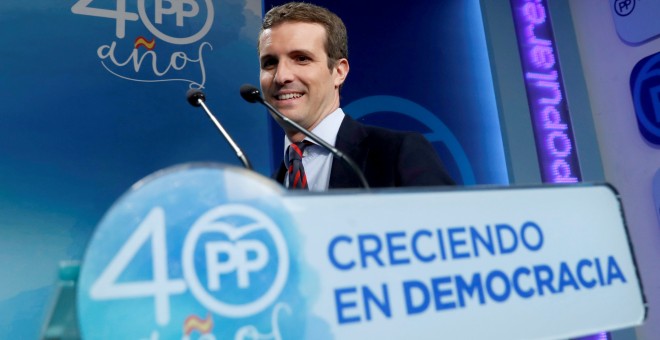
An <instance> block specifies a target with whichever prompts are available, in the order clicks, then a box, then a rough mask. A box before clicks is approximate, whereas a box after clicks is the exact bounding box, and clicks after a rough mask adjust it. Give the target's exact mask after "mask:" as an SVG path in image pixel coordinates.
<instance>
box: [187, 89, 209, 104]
mask: <svg viewBox="0 0 660 340" xmlns="http://www.w3.org/2000/svg"><path fill="white" fill-rule="evenodd" d="M186 98H187V99H188V103H190V105H192V106H201V104H200V103H199V101H200V100H201V101H203V102H205V101H206V96H205V95H204V92H202V91H201V90H199V89H190V90H188V92H186Z"/></svg>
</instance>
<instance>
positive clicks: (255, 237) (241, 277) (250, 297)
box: [182, 205, 289, 317]
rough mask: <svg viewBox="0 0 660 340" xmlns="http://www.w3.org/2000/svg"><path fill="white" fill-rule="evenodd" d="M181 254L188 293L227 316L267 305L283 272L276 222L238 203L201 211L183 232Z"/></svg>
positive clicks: (282, 245) (283, 251)
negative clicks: (184, 237)
mask: <svg viewBox="0 0 660 340" xmlns="http://www.w3.org/2000/svg"><path fill="white" fill-rule="evenodd" d="M182 254H183V258H182V266H183V272H184V276H185V278H186V281H187V282H188V284H189V288H190V290H191V292H192V294H193V295H194V296H195V297H196V298H197V300H198V301H199V302H200V303H202V304H203V305H204V306H205V307H206V308H208V309H209V310H211V311H214V312H215V313H217V314H220V315H225V316H229V317H244V316H249V315H253V314H255V313H258V312H260V311H261V310H263V309H265V308H266V307H268V306H269V305H270V304H272V303H273V302H274V301H275V299H276V298H277V297H278V295H279V294H280V292H281V291H282V289H283V288H284V285H285V283H286V281H287V276H288V272H289V255H288V249H287V246H286V241H285V240H284V237H283V235H282V234H281V232H280V230H279V228H278V227H277V225H276V224H275V223H274V222H273V221H272V220H271V219H270V218H269V217H268V216H266V215H265V214H263V213H262V212H260V211H258V210H256V209H254V208H251V207H248V206H244V205H223V206H219V207H217V208H215V209H212V210H210V211H208V212H207V213H205V214H204V215H202V216H201V217H200V218H199V219H198V220H197V221H196V222H195V224H194V225H193V226H192V227H191V229H190V231H189V232H188V235H187V236H186V240H185V242H184V245H183V252H182Z"/></svg>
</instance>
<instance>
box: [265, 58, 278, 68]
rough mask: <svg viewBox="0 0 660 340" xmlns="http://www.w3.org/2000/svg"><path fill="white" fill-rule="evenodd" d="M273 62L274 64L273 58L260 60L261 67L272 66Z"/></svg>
mask: <svg viewBox="0 0 660 340" xmlns="http://www.w3.org/2000/svg"><path fill="white" fill-rule="evenodd" d="M275 64H276V61H275V60H273V59H267V60H264V61H262V62H261V68H263V69H266V68H270V67H273V65H275Z"/></svg>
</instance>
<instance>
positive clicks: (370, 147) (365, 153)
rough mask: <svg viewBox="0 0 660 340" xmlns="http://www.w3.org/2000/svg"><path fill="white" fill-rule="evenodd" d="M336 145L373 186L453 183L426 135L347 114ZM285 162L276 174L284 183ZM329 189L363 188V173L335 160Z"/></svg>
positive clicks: (278, 180)
mask: <svg viewBox="0 0 660 340" xmlns="http://www.w3.org/2000/svg"><path fill="white" fill-rule="evenodd" d="M335 147H336V148H337V149H339V150H341V151H342V152H343V153H344V154H346V155H347V156H349V157H350V158H351V159H353V161H355V163H356V164H357V165H358V167H359V168H360V169H361V170H362V172H363V173H364V176H365V177H366V179H367V182H368V183H369V186H370V187H372V188H383V187H406V186H437V185H453V184H455V183H454V181H453V180H452V178H451V177H450V176H449V174H448V173H447V171H446V170H445V168H444V166H443V164H442V161H440V157H438V154H437V153H436V152H435V150H434V149H433V146H432V145H431V143H429V142H428V141H427V140H426V139H425V138H424V136H422V135H421V134H419V133H414V132H399V131H393V130H389V129H384V128H379V127H375V126H368V125H364V124H361V123H358V122H356V121H355V120H353V119H352V118H351V117H349V116H348V115H346V116H345V117H344V120H343V121H342V123H341V126H340V127H339V131H338V132H337V140H336V142H335ZM285 174H286V167H285V165H284V162H282V164H281V165H280V168H279V169H278V170H277V171H276V172H275V174H274V175H273V177H274V178H275V180H277V182H278V183H283V181H284V176H285ZM328 187H329V189H335V188H360V187H362V185H361V184H360V179H359V177H358V176H357V175H356V174H355V173H354V172H353V171H352V170H351V168H350V167H349V166H348V165H347V164H345V163H344V162H343V161H341V160H339V159H336V158H335V160H333V162H332V169H331V171H330V182H329V185H328Z"/></svg>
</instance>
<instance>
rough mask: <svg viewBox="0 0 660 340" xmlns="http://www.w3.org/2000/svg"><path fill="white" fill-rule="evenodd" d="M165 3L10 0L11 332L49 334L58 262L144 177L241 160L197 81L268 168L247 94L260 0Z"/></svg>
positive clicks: (3, 231)
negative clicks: (202, 103)
mask: <svg viewBox="0 0 660 340" xmlns="http://www.w3.org/2000/svg"><path fill="white" fill-rule="evenodd" d="M157 2H158V1H124V0H94V1H89V4H88V5H85V4H84V2H82V1H64V2H63V1H50V0H35V1H30V2H23V1H15V0H9V1H2V2H0V13H2V14H1V15H0V24H1V25H2V30H0V41H1V42H2V45H0V60H2V63H1V64H0V93H2V101H0V249H1V250H0V262H1V263H3V264H4V265H5V267H4V273H5V278H4V279H3V284H2V285H0V315H3V317H2V318H0V338H3V339H34V338H37V337H38V332H39V329H40V325H41V323H42V322H43V318H45V315H46V309H48V307H49V303H50V299H51V294H52V292H53V284H54V283H55V282H56V279H57V277H56V273H57V263H58V261H59V260H66V259H80V257H81V256H82V254H83V250H84V249H83V248H84V246H85V244H86V243H87V241H88V239H89V237H90V235H91V232H92V230H93V228H94V226H95V225H96V223H98V221H99V220H100V219H101V216H102V214H103V213H104V212H105V211H106V210H107V209H108V208H109V206H110V205H111V204H112V202H113V201H115V200H116V199H117V197H118V196H119V195H121V194H122V193H123V192H125V191H126V190H127V188H129V187H130V186H131V185H132V184H133V183H134V182H136V181H137V180H139V179H140V178H143V177H144V176H146V175H147V174H149V173H152V172H154V171H156V170H159V169H161V168H164V167H167V166H170V165H173V164H178V163H183V162H189V161H218V162H225V163H231V164H236V165H240V163H239V162H238V160H237V158H236V156H235V155H234V154H233V152H232V151H231V149H230V148H229V146H228V145H227V143H226V142H225V141H224V140H223V139H222V137H221V136H220V135H219V133H218V132H217V131H216V130H215V128H214V127H213V125H212V123H211V122H210V121H209V120H208V118H207V117H206V115H205V114H204V113H203V111H201V109H198V108H193V107H191V106H190V105H188V103H187V102H186V99H185V93H186V91H187V90H188V88H189V87H191V86H192V87H195V86H197V87H198V86H200V85H204V87H205V90H206V93H207V98H208V100H207V104H208V105H209V106H210V107H211V108H212V109H213V110H214V111H215V112H216V114H217V115H218V117H219V119H220V121H222V122H223V123H224V125H225V128H226V129H227V130H228V131H229V132H230V133H232V135H234V137H235V138H236V140H237V142H238V143H239V145H241V146H242V147H243V148H244V150H245V152H246V153H247V155H248V156H249V157H250V158H251V160H252V162H253V165H254V166H255V168H256V169H257V170H259V171H260V172H262V173H264V174H265V173H268V172H269V169H268V168H269V166H268V159H269V153H270V150H269V147H268V143H269V139H268V125H267V124H268V123H267V118H266V116H265V115H264V113H263V111H262V110H261V109H260V108H258V107H256V106H252V105H249V104H247V103H245V102H244V101H243V100H242V99H241V98H240V96H239V94H238V89H239V87H240V85H241V84H243V83H248V82H256V80H257V79H258V63H257V58H256V52H255V51H256V42H255V37H256V35H257V32H258V26H257V25H258V23H259V21H260V17H261V13H262V9H261V1H258V0H238V1H237V0H231V1H229V0H227V1H225V0H222V1H215V0H214V1H210V0H208V1H207V0H196V1H189V2H188V4H187V5H185V6H184V7H183V8H182V9H181V10H178V11H171V10H170V9H169V8H170V7H169V6H171V5H172V3H171V2H167V1H162V4H163V13H162V15H161V16H160V18H159V16H158V15H157V11H156V8H155V5H154V4H155V3H157ZM139 3H142V4H146V5H145V8H144V14H143V15H140V14H139V10H138V5H137V4H139ZM120 4H126V7H125V12H123V11H120V9H121V7H119V9H118V6H119V5H120ZM193 4H194V5H193ZM209 4H212V5H211V6H209ZM75 6H78V9H77V10H74V9H73V8H74V7H75ZM211 7H212V8H213V16H211V17H210V18H211V19H212V23H211V24H210V25H209V26H207V24H208V23H209V15H208V14H209V13H210V8H211ZM99 9H102V10H105V11H101V12H99V11H98V10H99ZM118 11H119V12H118ZM75 12H77V13H75ZM102 15H105V16H106V17H103V16H102ZM112 17H120V18H124V19H126V20H124V21H122V20H116V19H115V18H112ZM159 19H162V20H159ZM179 19H180V22H179ZM158 21H160V23H159V22H158ZM179 24H181V25H179ZM149 25H150V26H151V27H150V26H149ZM197 32H201V33H200V34H197ZM139 37H143V38H144V41H142V43H140V41H139ZM187 37H192V38H189V39H186V38H187ZM152 43H153V44H154V45H151V44H152ZM200 50H201V52H200ZM200 53H201V58H202V59H201V60H200ZM113 58H114V60H113ZM202 61H203V63H202ZM129 78H130V79H129ZM131 79H132V80H131ZM136 80H140V81H136ZM6 264H10V267H7V266H6ZM7 273H12V274H11V276H9V277H6V276H7V275H6V274H7Z"/></svg>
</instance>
